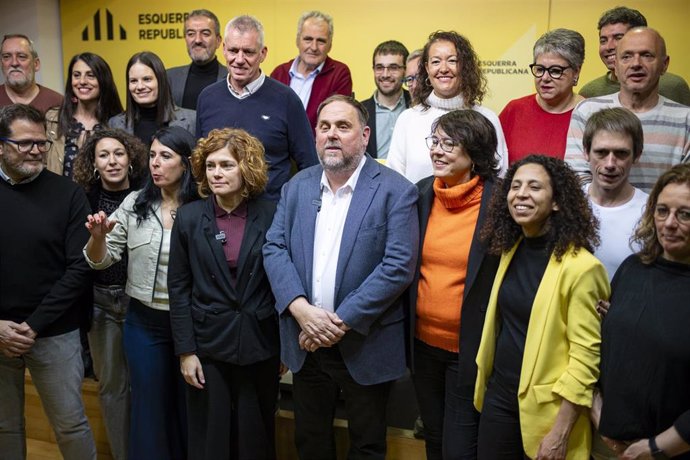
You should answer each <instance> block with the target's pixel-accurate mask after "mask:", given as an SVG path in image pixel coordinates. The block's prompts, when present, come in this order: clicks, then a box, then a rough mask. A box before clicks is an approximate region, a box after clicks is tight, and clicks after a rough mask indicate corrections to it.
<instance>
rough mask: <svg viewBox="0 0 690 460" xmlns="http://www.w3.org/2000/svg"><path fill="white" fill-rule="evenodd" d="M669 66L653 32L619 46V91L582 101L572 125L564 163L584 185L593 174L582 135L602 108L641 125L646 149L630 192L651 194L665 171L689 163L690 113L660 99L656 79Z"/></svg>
mask: <svg viewBox="0 0 690 460" xmlns="http://www.w3.org/2000/svg"><path fill="white" fill-rule="evenodd" d="M668 64H669V56H668V55H667V54H666V43H665V42H664V39H663V37H662V36H661V35H660V34H659V32H657V31H656V30H654V29H651V28H647V27H636V28H633V29H630V30H628V31H627V32H626V34H625V35H624V36H623V38H622V39H621V40H620V41H619V42H618V46H617V47H616V62H615V71H616V75H617V76H618V79H619V81H620V83H621V90H620V91H619V92H617V93H614V94H609V95H606V96H600V97H595V98H591V99H585V100H584V101H582V102H580V104H578V105H577V107H576V108H575V110H574V111H573V115H572V118H571V120H570V127H569V129H568V141H567V146H566V152H565V160H566V161H567V162H568V163H569V164H570V166H572V167H573V169H574V170H575V171H576V172H577V173H578V174H580V176H581V177H582V178H583V181H584V182H590V181H591V173H590V172H589V168H588V166H587V161H586V159H585V156H584V152H583V150H582V135H583V132H584V128H585V124H586V123H587V120H588V119H589V117H590V116H591V115H592V114H593V113H595V112H598V111H599V110H601V109H603V108H609V107H625V108H626V109H628V110H630V111H632V112H633V113H634V114H635V115H637V117H638V118H639V119H640V122H641V123H642V129H643V131H644V140H645V143H644V149H643V152H642V156H641V157H640V160H639V162H638V163H637V164H636V165H633V168H632V170H631V171H630V183H631V184H632V185H633V186H635V187H638V188H640V189H642V190H643V191H645V192H649V191H650V190H651V188H652V186H653V185H654V183H655V182H656V180H657V178H658V177H659V176H660V175H661V174H662V173H663V172H664V171H666V170H667V169H668V168H670V167H671V166H673V165H675V164H678V163H682V162H684V161H687V160H688V155H689V152H690V108H688V107H686V106H684V105H681V104H679V103H677V102H673V101H671V100H670V99H667V98H665V97H664V96H661V95H660V94H659V78H660V77H661V76H662V75H663V74H664V73H665V72H666V69H668Z"/></svg>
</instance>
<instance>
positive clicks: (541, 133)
mask: <svg viewBox="0 0 690 460" xmlns="http://www.w3.org/2000/svg"><path fill="white" fill-rule="evenodd" d="M572 114H573V111H572V110H568V111H567V112H563V113H549V112H547V111H545V110H544V109H542V108H541V107H540V106H539V104H538V103H537V96H536V94H530V95H529V96H525V97H521V98H519V99H513V100H512V101H510V102H509V103H508V105H506V106H505V108H504V109H503V111H502V112H501V114H500V115H499V116H498V118H499V119H500V120H501V126H502V127H503V134H504V135H505V136H506V144H507V145H508V162H509V163H510V164H513V163H515V162H516V161H517V160H519V159H521V158H523V157H526V156H527V155H529V154H530V153H538V154H541V155H546V156H550V157H556V158H560V159H561V160H562V159H563V156H564V155H565V141H566V138H567V137H568V126H570V116H571V115H572Z"/></svg>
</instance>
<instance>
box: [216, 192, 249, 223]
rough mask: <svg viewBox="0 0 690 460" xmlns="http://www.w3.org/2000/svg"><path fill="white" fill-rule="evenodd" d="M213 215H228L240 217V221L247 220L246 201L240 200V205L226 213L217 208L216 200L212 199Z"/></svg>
mask: <svg viewBox="0 0 690 460" xmlns="http://www.w3.org/2000/svg"><path fill="white" fill-rule="evenodd" d="M212 201H213V213H214V214H215V216H216V217H225V216H229V215H233V216H237V217H241V218H242V219H246V218H247V200H242V201H241V202H240V204H238V205H237V207H236V208H235V209H233V210H232V211H230V212H227V211H226V210H225V209H223V208H221V207H220V206H218V202H217V201H216V198H215V197H213V200H212Z"/></svg>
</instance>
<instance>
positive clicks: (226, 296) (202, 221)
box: [168, 128, 280, 460]
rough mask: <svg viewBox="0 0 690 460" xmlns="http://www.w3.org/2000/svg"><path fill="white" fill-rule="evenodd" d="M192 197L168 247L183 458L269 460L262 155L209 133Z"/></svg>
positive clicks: (270, 359)
mask: <svg viewBox="0 0 690 460" xmlns="http://www.w3.org/2000/svg"><path fill="white" fill-rule="evenodd" d="M191 163H192V171H193V173H194V177H195V178H196V181H197V184H198V190H199V194H200V195H201V196H202V197H205V198H206V199H205V200H203V201H196V202H193V203H190V204H188V205H186V206H183V207H181V208H180V209H179V211H178V214H177V219H176V220H175V225H174V227H173V233H172V238H171V243H170V272H169V274H168V282H169V285H170V319H171V322H172V330H173V339H174V341H175V354H176V355H177V356H179V360H180V369H181V371H182V375H183V376H184V379H185V381H186V382H187V385H185V389H186V393H187V410H188V435H189V458H195V459H208V460H215V459H219V460H223V459H225V460H228V459H231V458H251V459H256V460H268V459H274V458H275V447H274V438H275V433H274V419H275V407H276V400H277V396H278V378H279V369H280V357H279V348H280V345H279V336H278V317H277V314H276V312H275V308H274V305H275V300H274V298H273V294H272V292H271V287H270V285H269V284H268V278H267V277H266V272H265V271H264V268H263V256H262V253H261V248H262V246H263V244H264V243H265V241H266V238H265V235H266V231H267V230H268V228H269V227H270V226H271V222H272V221H273V213H274V212H275V203H273V202H271V201H263V200H259V199H257V198H256V197H257V196H259V195H261V194H262V193H263V191H264V188H265V187H266V183H267V181H268V166H267V164H266V162H265V160H264V148H263V146H262V145H261V142H259V140H258V139H256V138H255V137H253V136H251V135H249V134H248V133H247V132H246V131H244V130H241V129H230V128H225V129H214V130H212V131H211V132H210V133H209V135H208V137H207V138H205V139H201V140H200V141H199V143H198V145H197V147H196V148H195V149H194V154H193V155H192V161H191Z"/></svg>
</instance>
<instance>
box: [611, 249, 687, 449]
mask: <svg viewBox="0 0 690 460" xmlns="http://www.w3.org/2000/svg"><path fill="white" fill-rule="evenodd" d="M599 383H600V386H601V391H602V396H603V399H604V405H603V408H602V414H601V424H600V427H599V431H600V432H601V434H603V435H605V436H608V437H610V438H612V439H617V440H633V439H640V438H648V437H650V436H655V435H657V434H659V433H661V432H662V431H665V430H666V429H668V428H669V427H670V426H671V425H675V427H676V429H677V430H678V432H679V433H680V435H681V437H682V438H683V439H684V440H685V442H687V443H690V265H686V264H679V263H673V262H669V261H667V260H665V259H663V258H659V259H657V260H656V261H655V262H654V263H652V264H650V265H645V264H643V263H642V262H641V261H640V259H639V258H638V257H637V256H636V255H632V256H630V257H628V258H627V259H626V260H625V261H624V262H623V263H622V264H621V266H620V267H619V268H618V271H616V275H615V276H614V277H613V281H612V284H611V307H610V309H609V312H608V314H607V315H606V317H605V319H604V322H603V326H602V345H601V378H600V382H599ZM676 458H690V453H687V454H685V455H684V456H680V457H676Z"/></svg>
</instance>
